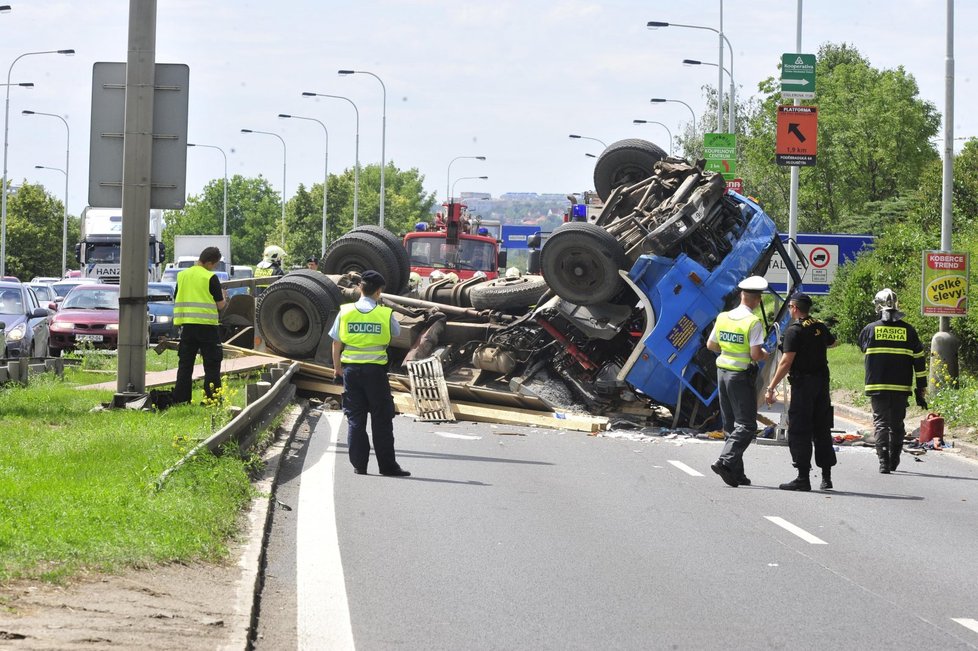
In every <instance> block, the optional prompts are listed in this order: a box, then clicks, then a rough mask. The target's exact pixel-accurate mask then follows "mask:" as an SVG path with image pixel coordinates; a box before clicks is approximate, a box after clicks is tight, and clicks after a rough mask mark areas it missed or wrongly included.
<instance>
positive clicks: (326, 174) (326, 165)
mask: <svg viewBox="0 0 978 651" xmlns="http://www.w3.org/2000/svg"><path fill="white" fill-rule="evenodd" d="M278 116H279V117H280V118H292V119H293V120H309V121H310V122H315V123H316V124H318V125H319V126H321V127H322V128H323V133H324V134H326V162H325V163H324V164H323V237H322V242H321V245H320V247H319V255H320V256H321V255H322V254H323V253H325V252H326V184H327V183H328V182H329V130H328V129H327V128H326V125H325V124H323V123H322V122H321V121H319V120H317V119H316V118H305V117H302V116H301V115H289V114H288V113H279V114H278Z"/></svg>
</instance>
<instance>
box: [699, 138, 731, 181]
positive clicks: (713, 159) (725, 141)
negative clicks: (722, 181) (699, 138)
mask: <svg viewBox="0 0 978 651" xmlns="http://www.w3.org/2000/svg"><path fill="white" fill-rule="evenodd" d="M703 146H704V149H705V150H706V171H707V172H718V173H720V174H736V173H737V135H736V134H733V133H707V134H704V136H703Z"/></svg>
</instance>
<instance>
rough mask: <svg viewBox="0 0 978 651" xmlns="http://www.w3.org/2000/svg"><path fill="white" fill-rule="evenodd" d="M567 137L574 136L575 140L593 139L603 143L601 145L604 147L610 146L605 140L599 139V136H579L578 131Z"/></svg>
mask: <svg viewBox="0 0 978 651" xmlns="http://www.w3.org/2000/svg"><path fill="white" fill-rule="evenodd" d="M567 137H568V138H573V139H575V140H593V141H594V142H599V143H601V146H602V147H604V148H605V149H607V148H608V145H606V144H605V142H604V140H598V139H597V138H591V137H588V136H579V135H577V134H576V133H572V134H570V135H569V136H567Z"/></svg>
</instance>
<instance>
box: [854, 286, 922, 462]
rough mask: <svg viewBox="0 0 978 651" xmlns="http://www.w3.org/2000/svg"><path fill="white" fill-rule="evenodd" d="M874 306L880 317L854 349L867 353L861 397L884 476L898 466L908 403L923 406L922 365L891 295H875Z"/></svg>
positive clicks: (912, 331)
mask: <svg viewBox="0 0 978 651" xmlns="http://www.w3.org/2000/svg"><path fill="white" fill-rule="evenodd" d="M873 304H874V305H875V307H876V312H877V314H879V315H880V318H879V320H877V321H873V322H872V323H870V324H869V325H868V326H866V327H865V328H863V331H862V332H861V333H859V348H860V349H861V350H862V351H863V352H864V353H865V354H866V355H865V358H864V359H865V367H866V395H868V396H869V397H870V398H869V399H870V401H871V403H872V405H873V429H874V430H875V432H876V455H877V456H878V457H879V460H880V472H881V473H883V474H884V475H886V474H889V473H890V471H892V470H896V469H897V466H898V465H900V453H901V452H903V438H904V435H905V434H906V428H905V427H904V425H903V421H904V419H905V418H906V417H907V399H908V398H909V397H910V394H911V393H913V394H915V396H916V401H917V404H918V405H920V406H922V407H925V406H926V404H927V402H926V396H927V360H926V358H925V357H924V347H923V345H922V344H921V343H920V337H918V336H917V331H916V330H915V329H914V327H913V326H912V325H910V324H909V323H907V322H906V321H904V320H903V316H904V315H903V312H900V311H899V310H898V309H897V297H896V294H895V293H894V292H893V290H892V289H888V288H887V289H882V290H880V292H879V293H877V294H876V297H875V298H874V299H873ZM915 385H916V388H914V387H915Z"/></svg>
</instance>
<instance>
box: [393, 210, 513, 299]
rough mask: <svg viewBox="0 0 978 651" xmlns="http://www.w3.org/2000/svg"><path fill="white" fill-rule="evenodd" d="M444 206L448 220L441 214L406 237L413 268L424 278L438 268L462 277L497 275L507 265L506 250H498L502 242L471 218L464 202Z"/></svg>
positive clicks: (405, 242)
mask: <svg viewBox="0 0 978 651" xmlns="http://www.w3.org/2000/svg"><path fill="white" fill-rule="evenodd" d="M442 205H444V206H445V208H446V210H445V214H446V215H448V217H447V219H446V218H444V217H442V215H441V213H438V215H436V217H435V221H434V223H433V224H428V223H427V222H420V223H419V224H418V225H417V226H416V227H415V230H414V231H413V232H411V233H408V234H406V235H405V236H404V248H405V249H406V250H407V253H408V258H410V261H411V271H415V272H417V273H418V274H420V275H421V277H422V278H423V279H427V278H428V277H429V276H430V275H431V273H432V272H433V271H435V270H438V271H442V272H444V273H449V272H454V273H455V274H457V275H458V277H459V280H466V279H468V278H471V277H472V276H473V275H475V273H476V272H479V271H481V272H483V273H484V274H485V275H486V278H488V279H490V280H492V279H493V278H498V277H499V269H500V268H501V267H505V266H506V252H505V251H503V252H500V251H499V241H498V240H497V239H496V238H495V237H493V236H492V235H491V234H490V232H489V230H488V229H487V228H482V227H479V226H478V225H477V224H476V223H475V222H474V221H473V220H471V219H470V218H469V216H468V213H467V212H466V206H465V204H462V203H455V202H452V203H447V204H442ZM470 231H475V232H470Z"/></svg>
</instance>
